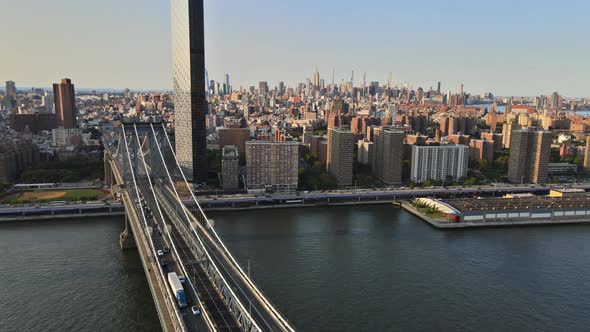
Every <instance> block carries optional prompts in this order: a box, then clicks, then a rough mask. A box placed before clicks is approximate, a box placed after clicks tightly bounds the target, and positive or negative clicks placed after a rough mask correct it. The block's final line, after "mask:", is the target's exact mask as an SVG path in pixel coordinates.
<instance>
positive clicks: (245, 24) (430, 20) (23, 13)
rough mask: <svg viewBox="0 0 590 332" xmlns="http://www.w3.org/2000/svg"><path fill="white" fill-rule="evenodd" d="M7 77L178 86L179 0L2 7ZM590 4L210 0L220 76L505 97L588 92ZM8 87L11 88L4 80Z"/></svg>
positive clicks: (212, 58)
mask: <svg viewBox="0 0 590 332" xmlns="http://www.w3.org/2000/svg"><path fill="white" fill-rule="evenodd" d="M2 8H3V12H5V13H13V14H11V15H4V23H5V26H7V27H11V28H10V33H6V32H5V33H4V34H3V35H4V37H5V39H6V40H5V41H3V45H4V46H6V45H9V46H10V51H8V52H3V53H2V54H1V55H0V74H1V75H0V80H1V81H2V82H3V81H7V80H12V81H15V82H16V84H17V87H23V86H39V87H49V86H51V83H54V82H58V81H59V80H60V79H61V78H63V77H69V78H71V79H72V80H73V82H74V84H76V86H77V87H78V88H86V89H123V88H129V89H132V90H171V89H172V70H171V62H172V59H171V49H170V14H169V3H168V1H161V0H143V1H141V0H126V1H121V2H119V1H115V0H105V1H102V2H100V3H94V2H91V3H87V2H79V1H74V0H54V1H52V2H47V3H36V1H31V0H28V1H19V2H10V3H6V4H3V5H2ZM589 10H590V4H587V3H583V2H582V1H576V0H565V1H562V2H560V3H554V2H548V1H532V0H520V1H512V2H510V1H506V0H501V1H496V2H495V7H490V6H484V5H480V4H474V3H472V2H471V1H467V0H455V1H449V2H446V3H439V2H437V1H433V0H425V1H423V2H420V3H408V2H399V1H385V0H376V1H373V2H372V3H371V5H370V6H369V5H359V4H358V3H357V2H354V1H352V0H343V1H325V2H322V3H317V2H314V1H311V0H300V1H298V2H297V3H294V2H290V1H289V2H279V3H277V2H273V1H268V0H252V1H247V2H245V1H237V0H217V1H212V0H205V33H206V37H205V39H206V66H207V69H208V72H209V79H210V80H215V81H220V82H223V81H224V79H225V74H226V73H229V74H230V81H231V84H232V86H233V87H234V88H235V89H237V88H239V87H240V86H243V87H244V88H247V87H248V86H250V85H255V86H257V85H258V82H259V81H267V82H269V85H271V86H275V85H276V84H277V83H278V81H281V80H282V81H284V82H285V83H286V84H287V85H289V86H295V85H296V84H297V83H299V82H305V79H306V78H311V77H312V75H313V71H314V69H315V68H316V66H317V67H318V69H319V71H320V74H321V77H322V78H323V79H325V81H326V84H328V83H331V82H332V68H334V70H335V82H336V83H339V82H341V81H342V80H343V79H344V80H347V81H348V80H350V76H351V72H352V70H354V72H355V73H354V75H355V85H357V86H358V85H359V82H360V80H361V77H362V73H363V72H366V77H367V83H369V82H371V81H378V82H379V83H380V84H381V85H383V84H385V83H386V82H387V77H388V74H389V72H392V75H393V80H392V84H393V85H400V84H402V83H404V82H408V83H409V84H410V85H411V86H413V87H414V88H418V87H422V88H424V89H425V90H427V89H428V88H429V87H434V88H436V85H437V82H438V81H440V82H441V84H442V90H443V91H445V92H446V91H447V90H452V91H454V92H456V91H458V90H459V87H460V84H461V83H464V84H465V91H467V92H470V93H473V94H480V93H484V92H492V93H493V94H494V95H502V96H535V95H540V94H545V95H548V94H550V93H552V92H553V91H557V92H559V93H560V94H561V95H563V96H566V97H588V96H589V93H588V89H587V87H588V79H587V77H588V74H589V73H590V57H588V56H587V54H588V53H589V51H590V44H588V43H583V40H585V37H586V36H585V34H586V33H585V32H586V31H587V27H585V26H584V24H585V23H584V19H585V18H586V17H585V15H586V14H587V13H588V12H589ZM2 85H3V84H2Z"/></svg>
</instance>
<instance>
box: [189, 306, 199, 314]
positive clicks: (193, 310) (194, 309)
mask: <svg viewBox="0 0 590 332" xmlns="http://www.w3.org/2000/svg"><path fill="white" fill-rule="evenodd" d="M191 311H192V313H193V315H195V316H198V315H200V314H201V310H200V309H199V307H197V306H196V305H194V306H192V307H191Z"/></svg>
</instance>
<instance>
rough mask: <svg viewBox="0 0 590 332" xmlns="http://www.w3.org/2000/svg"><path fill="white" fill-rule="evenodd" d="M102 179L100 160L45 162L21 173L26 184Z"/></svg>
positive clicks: (102, 168)
mask: <svg viewBox="0 0 590 332" xmlns="http://www.w3.org/2000/svg"><path fill="white" fill-rule="evenodd" d="M102 179H104V164H103V161H102V160H86V159H69V160H64V161H45V162H41V163H39V164H37V165H34V166H32V167H29V168H27V169H26V170H25V171H24V172H23V173H22V181H23V182H26V183H48V182H78V181H81V180H102Z"/></svg>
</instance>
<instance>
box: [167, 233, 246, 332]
mask: <svg viewBox="0 0 590 332" xmlns="http://www.w3.org/2000/svg"><path fill="white" fill-rule="evenodd" d="M170 225H171V226H172V229H171V234H172V240H173V241H174V245H175V246H176V249H177V250H178V255H179V256H180V257H181V259H182V261H183V262H195V263H193V264H184V267H185V268H186V270H187V271H188V272H189V273H193V275H191V276H186V277H187V278H191V281H192V282H193V284H194V285H195V287H197V291H198V293H199V294H198V295H199V298H200V299H201V301H202V303H203V304H204V305H205V306H206V308H205V309H206V310H207V311H208V312H209V314H210V315H211V318H212V319H213V321H214V322H215V325H216V328H217V330H218V331H241V329H240V327H239V325H238V324H237V322H236V320H235V319H234V317H233V315H232V313H231V312H230V311H229V310H228V308H227V306H226V305H225V303H224V301H223V300H222V299H221V296H220V295H219V292H218V291H217V288H216V287H215V286H214V285H213V284H212V283H211V281H210V280H209V278H208V276H207V273H206V272H205V271H204V270H203V266H202V264H201V263H200V262H198V258H197V257H194V255H193V254H192V253H191V251H190V250H189V249H188V248H187V246H186V244H185V241H183V240H182V238H181V237H180V235H179V234H178V230H177V229H176V227H175V226H174V225H173V223H170Z"/></svg>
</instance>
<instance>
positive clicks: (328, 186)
mask: <svg viewBox="0 0 590 332" xmlns="http://www.w3.org/2000/svg"><path fill="white" fill-rule="evenodd" d="M304 161H305V164H306V167H305V168H302V169H300V170H299V190H332V189H336V188H338V181H337V180H336V178H335V177H334V176H333V175H331V174H329V173H327V172H326V165H325V164H324V163H323V162H322V161H321V160H320V159H319V158H318V155H317V154H316V153H307V154H305V155H304Z"/></svg>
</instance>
